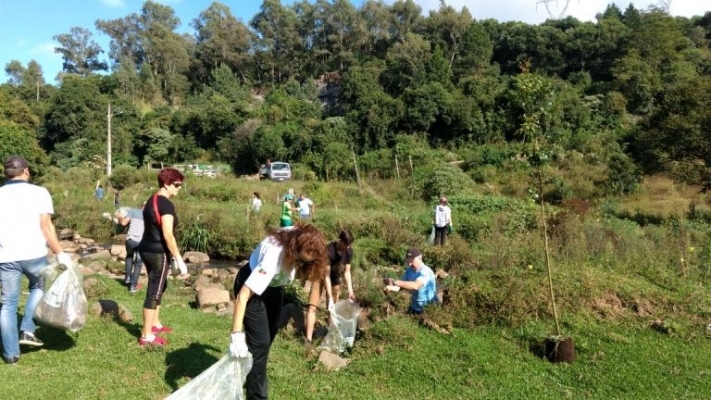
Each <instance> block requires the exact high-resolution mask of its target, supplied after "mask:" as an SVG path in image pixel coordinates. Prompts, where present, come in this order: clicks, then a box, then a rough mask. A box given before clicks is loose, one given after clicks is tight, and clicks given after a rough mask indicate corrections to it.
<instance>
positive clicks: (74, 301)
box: [34, 264, 89, 332]
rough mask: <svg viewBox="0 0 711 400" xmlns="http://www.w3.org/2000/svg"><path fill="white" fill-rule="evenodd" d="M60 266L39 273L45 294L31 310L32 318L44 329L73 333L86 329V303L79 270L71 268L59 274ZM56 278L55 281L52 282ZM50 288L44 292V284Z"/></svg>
mask: <svg viewBox="0 0 711 400" xmlns="http://www.w3.org/2000/svg"><path fill="white" fill-rule="evenodd" d="M60 268H61V266H59V265H57V264H51V265H48V266H47V267H45V268H44V269H43V270H42V276H43V277H44V279H45V291H44V296H43V297H42V300H41V301H40V302H39V304H37V308H35V313H34V318H35V319H36V320H37V321H39V322H40V323H42V324H44V325H49V326H53V327H55V328H60V329H66V330H69V331H72V332H77V331H79V330H80V329H81V328H83V327H84V325H86V316H87V314H88V312H89V303H88V302H87V300H86V296H85V295H84V288H83V284H82V281H83V278H82V275H81V271H79V266H78V265H77V264H73V265H70V266H67V267H66V269H65V270H64V271H63V272H61V273H59V275H58V276H57V272H58V271H60ZM55 276H56V279H53V278H54V277H55ZM50 282H51V286H50V287H49V289H47V286H46V285H47V284H49V283H50Z"/></svg>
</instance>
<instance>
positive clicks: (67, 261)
mask: <svg viewBox="0 0 711 400" xmlns="http://www.w3.org/2000/svg"><path fill="white" fill-rule="evenodd" d="M57 263H59V264H62V265H64V266H66V267H71V266H72V265H74V261H73V260H72V256H70V255H69V254H67V253H65V252H61V253H59V254H57Z"/></svg>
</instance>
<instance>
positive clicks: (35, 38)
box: [0, 0, 711, 83]
mask: <svg viewBox="0 0 711 400" xmlns="http://www.w3.org/2000/svg"><path fill="white" fill-rule="evenodd" d="M351 1H352V2H353V4H355V5H356V6H360V5H361V4H362V3H363V0H351ZM143 2H144V1H143V0H71V1H70V0H0V26H1V27H2V34H1V35H0V65H1V66H2V67H3V68H4V66H5V65H6V64H7V63H8V62H9V61H11V60H19V61H20V62H22V64H23V65H27V63H28V62H29V61H30V60H32V59H34V60H36V61H37V62H39V63H40V65H41V66H42V68H43V70H44V73H45V79H46V80H47V82H48V83H54V77H55V76H56V75H57V73H58V72H59V71H60V70H61V68H62V59H61V57H60V56H59V55H58V54H56V53H54V48H55V47H56V46H57V43H55V42H54V41H53V39H52V36H54V35H57V34H61V33H68V32H69V30H70V29H71V28H72V27H74V26H80V27H82V28H87V29H89V30H91V31H92V32H94V40H96V41H97V42H98V43H99V44H100V45H101V47H102V48H103V49H104V50H108V41H109V40H108V37H106V36H105V35H103V34H101V33H98V32H96V29H95V25H94V22H95V21H96V20H97V19H103V20H108V19H116V18H121V17H125V16H127V15H129V14H131V13H134V12H136V13H138V12H140V9H141V6H142V5H143ZM158 2H159V3H163V4H166V5H169V6H170V7H172V8H173V9H174V10H175V13H176V15H177V16H178V17H179V18H180V21H181V27H180V28H179V29H180V31H185V32H191V31H192V28H191V27H190V22H191V21H192V20H193V19H194V18H196V17H197V16H198V15H199V14H200V12H201V11H202V10H205V9H206V8H208V7H209V6H210V4H211V3H212V2H213V0H159V1H158ZM386 2H387V3H392V0H386ZM415 2H416V3H418V4H419V5H420V6H421V7H422V9H423V13H425V14H427V12H428V11H429V10H432V9H437V8H439V0H415ZM566 2H568V3H569V4H568V7H567V8H565V5H566ZM610 2H615V3H616V4H618V6H620V8H622V9H624V8H626V7H627V5H628V4H629V3H633V4H634V5H635V7H637V8H640V9H646V8H647V7H648V6H650V5H655V4H658V0H555V1H551V2H550V3H549V9H548V10H546V8H545V6H544V5H543V4H542V3H540V0H497V1H491V0H448V1H447V4H449V5H451V6H453V7H455V8H456V9H461V8H462V7H464V6H466V7H467V8H468V9H469V12H470V13H471V14H472V15H473V16H474V18H476V19H485V18H495V19H497V20H499V21H509V20H517V21H524V22H528V23H534V24H535V23H541V22H543V21H545V19H546V18H548V17H549V15H556V16H557V15H559V14H560V13H561V12H562V11H563V10H564V9H565V12H566V14H567V15H572V16H575V17H576V18H578V19H581V20H593V19H594V17H595V14H596V13H598V12H601V11H603V10H604V9H605V7H606V5H607V4H608V3H610ZM221 3H223V4H225V5H227V6H228V7H230V9H231V11H232V14H234V15H235V16H236V17H238V18H240V19H242V20H243V21H244V22H248V21H249V20H250V19H251V18H252V16H254V14H256V13H257V12H258V11H259V6H260V5H261V4H262V1H261V0H223V1H221ZM282 3H284V4H292V3H293V0H288V1H282ZM709 11H711V1H709V0H674V1H672V2H671V13H672V14H673V15H680V16H686V17H690V16H693V15H703V14H704V13H705V12H709ZM0 75H2V76H0V82H4V81H5V80H6V78H7V77H6V76H5V74H4V70H3V71H2V73H0Z"/></svg>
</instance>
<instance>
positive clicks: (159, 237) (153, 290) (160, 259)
mask: <svg viewBox="0 0 711 400" xmlns="http://www.w3.org/2000/svg"><path fill="white" fill-rule="evenodd" d="M184 179H185V177H184V176H183V174H181V173H180V171H178V170H177V169H175V168H164V169H162V170H161V171H160V173H158V187H159V188H160V189H159V190H158V192H156V193H155V194H153V195H152V196H151V197H150V198H149V199H148V200H147V201H146V202H145V205H144V206H143V221H144V226H145V229H144V231H143V237H142V238H141V242H140V243H139V244H138V251H139V254H140V256H141V259H142V260H143V262H144V263H145V264H146V273H147V274H148V287H147V289H146V299H145V301H144V302H143V328H142V329H141V337H140V338H139V339H138V343H139V344H140V345H141V346H148V345H156V346H163V345H166V344H167V343H168V342H167V341H166V340H165V339H164V338H162V337H160V336H157V335H156V334H158V333H170V332H172V329H171V328H169V327H167V326H165V325H163V324H162V323H161V320H160V303H161V298H162V296H163V293H164V292H165V289H166V286H167V277H168V273H169V272H170V264H171V259H172V260H173V261H174V262H175V263H176V264H177V266H178V268H179V269H180V272H181V274H182V276H183V277H184V276H186V275H187V273H188V269H187V266H186V265H185V261H183V257H182V256H181V255H180V251H179V250H178V243H177V242H176V240H175V229H176V228H177V226H178V215H177V214H176V212H175V206H174V205H173V203H172V202H171V201H170V199H171V198H172V197H175V196H177V195H178V193H180V188H181V187H182V186H183V180H184Z"/></svg>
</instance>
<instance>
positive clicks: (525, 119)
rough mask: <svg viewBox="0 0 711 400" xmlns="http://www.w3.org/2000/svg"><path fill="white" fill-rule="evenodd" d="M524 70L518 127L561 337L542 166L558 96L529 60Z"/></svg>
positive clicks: (517, 92)
mask: <svg viewBox="0 0 711 400" xmlns="http://www.w3.org/2000/svg"><path fill="white" fill-rule="evenodd" d="M521 69H522V73H521V74H519V75H518V76H516V77H515V78H514V81H513V90H512V98H513V100H514V101H515V102H516V103H517V104H518V106H519V107H520V108H521V111H522V120H521V125H520V128H519V133H520V134H521V136H522V138H523V141H524V144H525V146H524V147H525V148H526V149H527V153H528V161H529V164H530V165H531V166H532V167H533V168H534V171H533V177H534V185H535V188H534V190H533V194H534V197H535V199H536V201H537V202H538V204H539V205H540V211H541V220H542V221H543V223H542V229H543V248H544V252H545V259H546V270H547V272H548V289H549V292H550V301H551V308H552V310H553V319H554V320H555V330H556V336H557V337H558V338H560V337H561V332H560V323H559V321H558V311H557V308H556V303H555V293H554V291H553V277H552V273H551V262H550V251H549V247H548V224H547V222H546V204H545V201H543V178H544V171H543V168H542V167H543V165H544V164H545V162H546V161H547V160H548V154H547V153H546V152H545V150H544V149H543V147H544V145H545V139H546V128H545V127H546V123H547V119H549V117H550V110H551V108H552V104H553V99H554V96H555V92H554V87H553V85H552V83H551V82H550V81H549V80H548V79H547V78H546V77H544V76H541V75H538V74H535V73H532V72H529V65H528V63H524V64H523V65H522V66H521Z"/></svg>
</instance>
